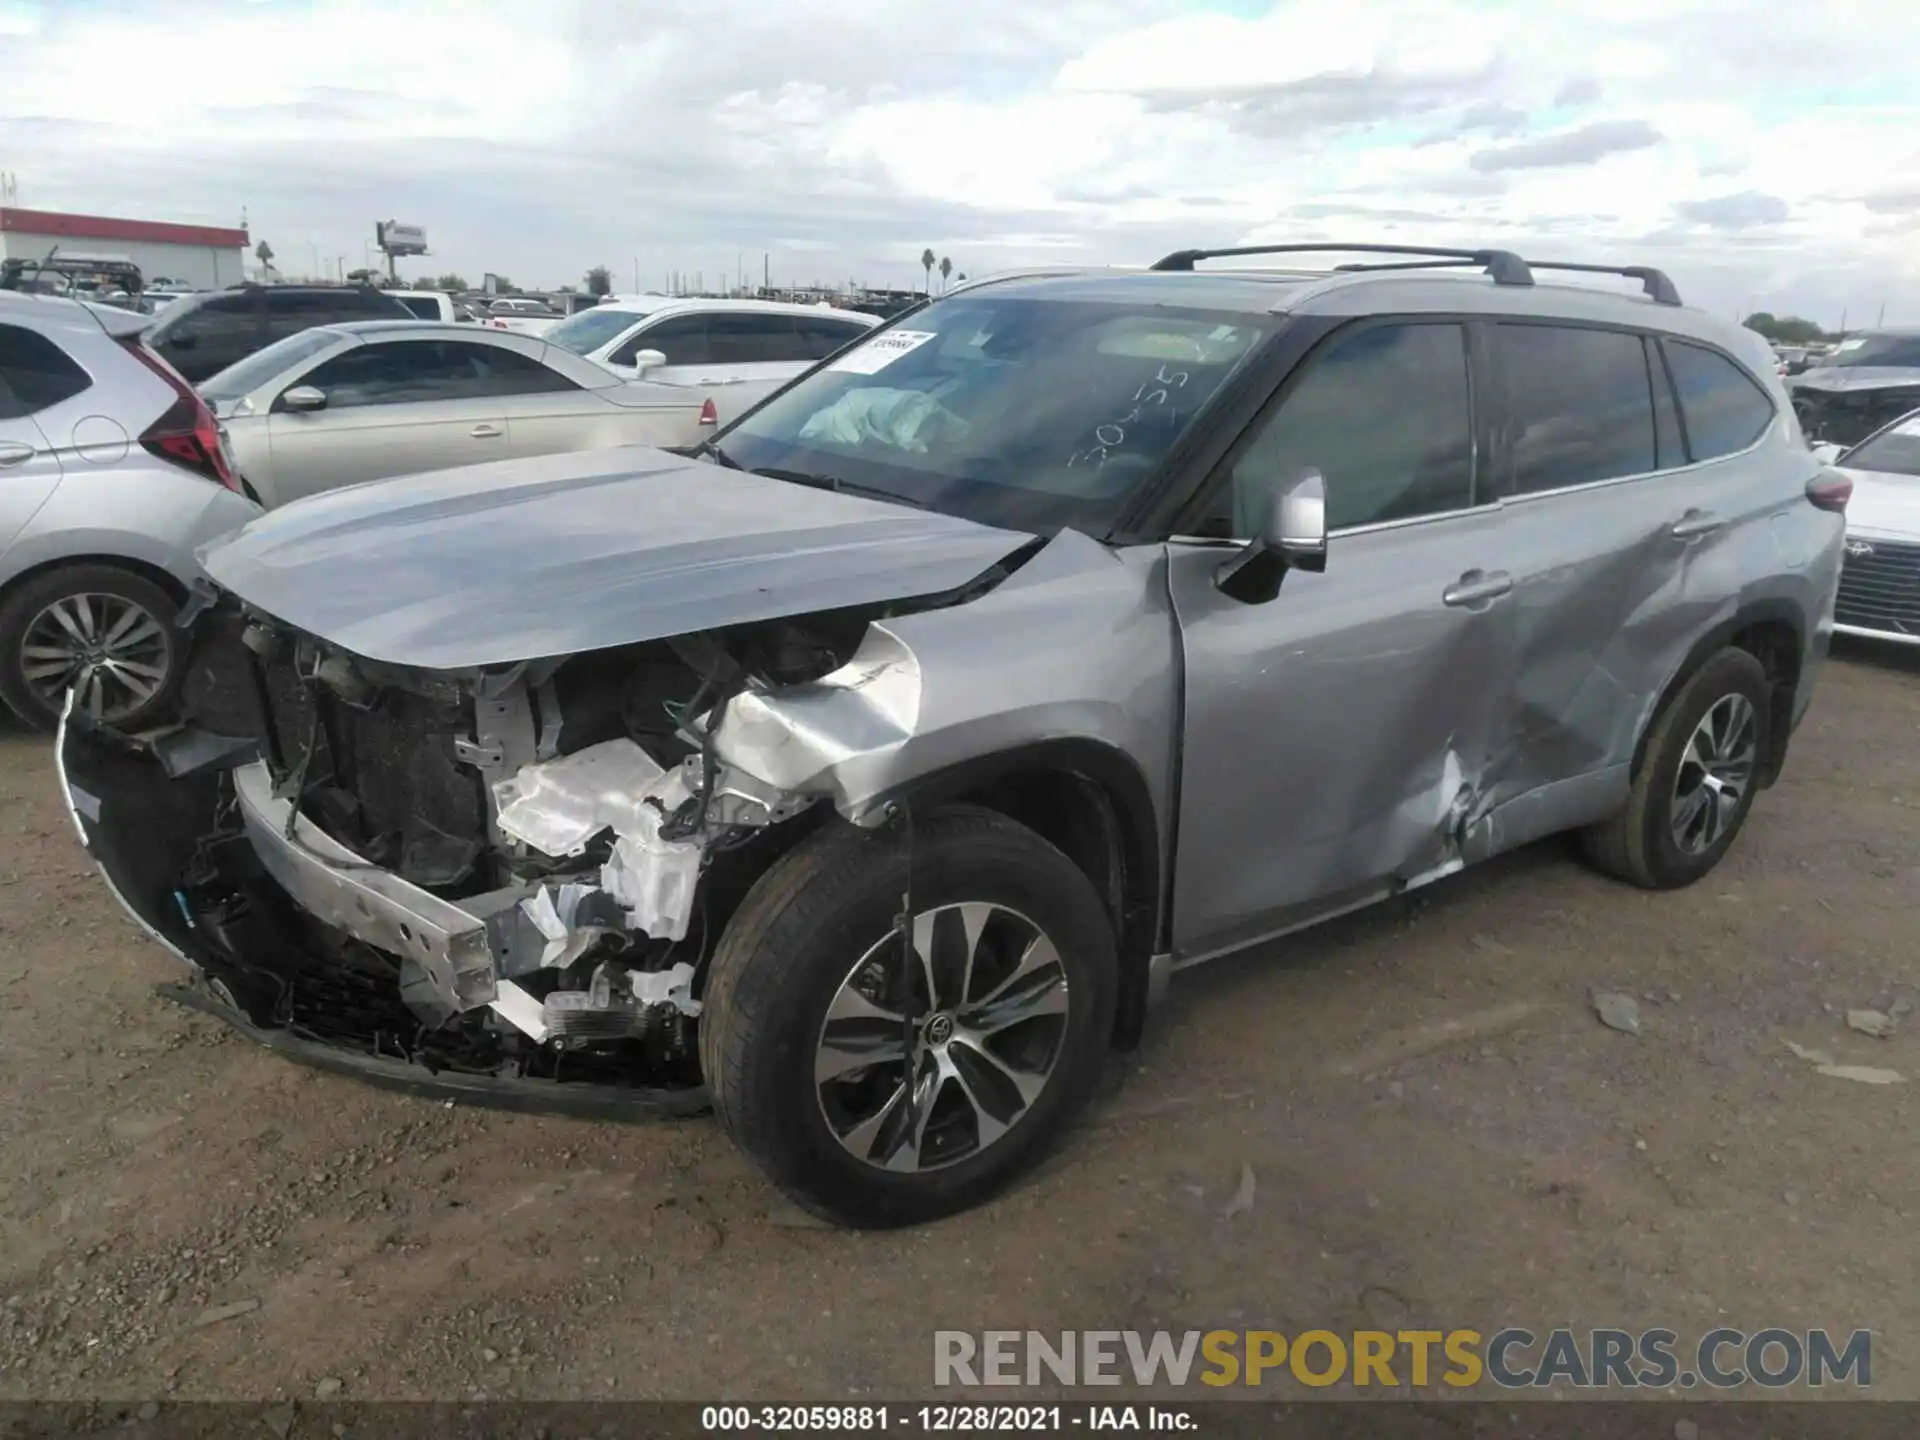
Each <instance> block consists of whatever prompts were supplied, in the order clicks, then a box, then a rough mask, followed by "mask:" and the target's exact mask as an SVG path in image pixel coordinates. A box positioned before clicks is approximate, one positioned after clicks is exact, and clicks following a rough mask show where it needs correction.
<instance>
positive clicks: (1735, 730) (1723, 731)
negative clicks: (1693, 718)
mask: <svg viewBox="0 0 1920 1440" xmlns="http://www.w3.org/2000/svg"><path fill="white" fill-rule="evenodd" d="M1758 755H1759V737H1758V727H1757V726H1756V724H1755V717H1754V709H1753V702H1752V701H1751V700H1749V699H1747V697H1746V696H1744V695H1737V694H1736V695H1723V696H1721V697H1720V698H1719V699H1718V700H1716V701H1714V703H1713V705H1712V706H1711V707H1710V708H1709V709H1708V710H1707V713H1706V714H1704V715H1702V716H1701V717H1700V723H1699V724H1698V725H1697V726H1695V727H1694V731H1693V735H1692V738H1690V739H1689V740H1688V741H1687V748H1686V749H1685V750H1684V751H1683V752H1681V756H1680V768H1679V772H1678V773H1677V774H1676V775H1675V776H1674V781H1673V804H1672V806H1671V815H1672V824H1673V843H1674V844H1675V845H1677V846H1679V847H1680V850H1681V852H1682V853H1684V854H1687V855H1702V854H1705V853H1706V852H1707V851H1708V850H1710V849H1712V848H1713V847H1714V846H1715V845H1716V844H1718V843H1719V842H1720V839H1721V837H1722V836H1724V835H1725V834H1726V832H1727V828H1728V827H1729V826H1730V825H1731V824H1732V823H1733V818H1734V816H1735V815H1736V814H1737V813H1738V812H1739V809H1740V802H1741V800H1743V799H1744V798H1745V797H1746V794H1747V791H1748V789H1749V787H1750V786H1751V785H1752V784H1753V772H1754V762H1755V760H1756V759H1757V758H1758Z"/></svg>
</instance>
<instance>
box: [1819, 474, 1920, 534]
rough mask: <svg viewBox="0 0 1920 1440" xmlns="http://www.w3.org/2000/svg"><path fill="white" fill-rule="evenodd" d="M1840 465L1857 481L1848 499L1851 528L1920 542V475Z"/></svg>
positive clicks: (1848, 521)
mask: <svg viewBox="0 0 1920 1440" xmlns="http://www.w3.org/2000/svg"><path fill="white" fill-rule="evenodd" d="M1836 468H1837V470H1838V473H1840V474H1842V475H1845V476H1846V477H1847V478H1848V479H1850V480H1852V481H1853V496H1852V498H1851V499H1849V500H1848V501H1847V529H1848V530H1849V531H1854V530H1866V531H1871V532H1873V533H1874V534H1877V535H1897V536H1900V537H1901V538H1903V539H1905V540H1908V541H1911V542H1920V476H1915V475H1883V474H1880V473H1879V472H1877V471H1874V470H1854V469H1850V468H1848V467H1846V466H1839V467H1836Z"/></svg>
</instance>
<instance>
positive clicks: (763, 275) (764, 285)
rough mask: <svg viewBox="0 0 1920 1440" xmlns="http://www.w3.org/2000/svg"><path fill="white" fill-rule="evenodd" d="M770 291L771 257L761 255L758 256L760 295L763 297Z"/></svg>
mask: <svg viewBox="0 0 1920 1440" xmlns="http://www.w3.org/2000/svg"><path fill="white" fill-rule="evenodd" d="M772 290H773V256H772V255H771V254H762V255H761V256H760V293H761V294H763V295H765V294H769V293H771V292H772Z"/></svg>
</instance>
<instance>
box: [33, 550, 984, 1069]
mask: <svg viewBox="0 0 1920 1440" xmlns="http://www.w3.org/2000/svg"><path fill="white" fill-rule="evenodd" d="M994 578H997V577H994ZM942 598H946V597H942ZM933 603H939V602H938V601H935V602H933ZM927 604H928V602H926V601H921V602H918V603H917V604H916V605H914V606H912V607H911V608H922V609H923V608H926V607H927ZM882 619H884V614H883V613H882V612H880V611H878V610H876V609H874V608H871V607H869V608H867V609H865V610H862V611H845V612H838V613H832V614H826V615H814V616H808V617H805V618H801V619H783V620H775V621H766V622H759V623H754V624H751V625H743V626H739V627H736V628H734V629H732V630H720V631H710V632H705V633H700V634H694V635H686V636H678V637H674V638H672V639H669V640H663V641H650V642H647V643H643V644H637V645H631V646H625V647H620V648H616V649H610V650H602V651H594V652H590V653H587V654H582V655H577V656H572V657H565V658H561V659H557V660H552V661H539V662H527V663H520V664H515V665H512V666H508V667H504V668H499V669H485V670H477V671H466V672H448V671H426V670H416V669H409V668H404V667H397V666H389V665H384V664H380V663H376V662H373V661H368V660H365V659H363V658H360V657H356V656H353V655H350V654H347V653H345V652H343V651H341V650H339V649H337V648H335V647H331V646H328V645H326V644H325V643H323V642H321V641H318V640H316V639H314V638H313V637H311V636H309V635H306V634H304V633H301V632H299V631H296V630H293V629H292V628H290V627H287V626H285V625H283V624H281V623H280V622H278V621H276V620H274V619H272V618H271V617H268V616H265V615H260V614H256V613H248V612H246V611H245V610H244V609H242V608H241V607H239V606H238V605H236V604H235V603H234V602H232V601H231V600H224V599H223V600H220V601H219V602H218V603H217V604H215V605H213V606H212V608H209V609H207V610H206V611H205V612H204V613H202V614H200V615H199V616H198V617H197V619H196V621H195V635H196V649H195V652H194V671H193V678H192V680H191V681H190V682H189V687H188V693H187V697H186V705H185V709H186V723H185V724H184V725H183V726H182V727H180V728H177V729H173V730H170V731H167V732H164V733H160V734H156V735H151V736H145V737H126V736H120V735H117V734H115V733H114V732H112V731H108V730H102V729H99V728H97V727H94V726H92V725H90V724H88V723H87V722H85V721H84V720H83V719H82V718H81V717H78V716H69V718H68V721H67V722H66V725H65V727H64V730H63V736H62V773H63V776H64V777H65V779H66V783H67V785H68V790H69V798H70V800H71V803H72V805H73V809H74V815H75V820H76V823H77V824H78V825H79V826H80V829H81V832H82V838H83V840H84V841H85V842H86V843H87V845H88V847H89V849H90V850H92V851H93V852H94V854H95V856H96V858H97V859H99V860H100V861H101V864H102V868H103V870H105V871H106V872H107V876H108V879H109V882H110V883H111V884H113V886H114V888H115V890H116V893H117V894H119V895H120V897H121V898H122V900H123V901H124V902H125V903H126V904H127V906H128V908H129V909H130V910H132V911H133V912H134V914H135V916H136V917H137V918H138V919H140V920H141V921H142V923H143V924H144V925H145V926H146V927H147V928H148V929H149V930H150V931H152V932H154V933H155V934H156V935H157V936H158V938H160V939H162V940H163V942H164V943H167V944H168V945H169V946H170V947H171V948H173V949H175V950H176V951H177V952H179V953H181V954H182V955H184V956H185V957H186V958H187V959H189V960H190V961H191V962H192V963H193V964H194V966H195V967H196V969H197V970H198V972H199V979H200V984H199V987H198V989H199V991H200V992H201V993H200V994H198V995H196V996H194V997H186V996H181V995H176V997H175V998H191V1000H192V1002H193V1003H201V1004H203V1005H207V1006H208V1008H222V1009H225V1010H230V1011H232V1012H237V1016H238V1017H244V1020H245V1022H246V1023H247V1024H248V1025H249V1026H251V1027H252V1028H253V1029H254V1031H255V1032H256V1033H257V1037H258V1036H265V1035H283V1036H285V1037H289V1038H290V1039H293V1040H297V1041H300V1042H303V1043H305V1044H308V1045H313V1046H321V1047H328V1048H330V1049H333V1050H336V1051H348V1052H354V1053H357V1054H358V1055H359V1056H361V1057H365V1058H366V1059H368V1060H370V1061H375V1062H386V1061H393V1062H403V1063H404V1064H405V1065H408V1066H416V1067H417V1066H424V1067H426V1069H427V1070H428V1071H431V1072H434V1074H436V1075H442V1076H471V1077H476V1078H478V1077H492V1078H493V1079H496V1080H501V1081H508V1082H519V1081H527V1080H536V1081H555V1080H560V1081H573V1082H584V1088H586V1089H599V1090H604V1089H605V1088H606V1087H613V1088H614V1089H617V1090H620V1091H632V1090H634V1089H636V1088H637V1089H643V1090H650V1091H658V1092H674V1093H680V1094H683V1095H685V1096H687V1097H689V1098H692V1097H697V1096H698V1095H699V1094H700V1093H701V1091H700V1073H699V1065H698V1059H697V1047H696V1043H695V1036H696V1027H697V1024H698V1017H699V1014H700V1010H701V1004H700V1000H699V994H700V991H701V988H702V981H703V974H704V967H705V964H706V961H707V959H708V958H709V956H710V954H711V951H712V948H713V946H714V945H715V943H716V942H717V940H718V937H719V935H720V933H721V931H722V929H723V928H724V926H725V924H726V921H727V919H728V917H729V916H730V915H731V913H732V911H733V910H734V909H735V908H737V906H738V904H739V902H740V900H741V898H743V897H744V895H745V894H746V892H747V890H748V889H749V888H750V887H751V886H752V884H753V882H754V880H755V879H756V878H757V877H758V876H759V875H760V874H761V873H763V872H764V871H765V869H766V867H767V866H768V865H769V864H770V863H771V862H772V860H773V859H775V858H777V857H778V856H779V855H780V854H782V853H784V852H785V850H786V849H788V848H790V847H791V846H792V845H793V844H794V843H796V842H797V841H798V840H799V839H800V838H801V837H802V836H804V835H805V834H806V833H808V831H809V830H810V829H811V827H812V826H814V825H816V824H818V823H821V822H822V821H823V820H826V819H827V818H829V817H831V816H832V815H833V807H832V806H831V805H820V804H819V803H818V802H819V801H820V800H821V799H823V798H827V795H826V791H825V790H824V789H823V788H822V787H821V785H820V784H819V783H817V782H818V781H819V777H820V775H821V773H822V771H823V768H824V766H825V764H827V763H828V762H830V761H831V759H832V758H834V747H835V746H844V745H845V743H846V742H847V736H848V734H849V730H848V726H847V725H846V724H845V723H841V724H839V725H838V726H829V727H826V728H823V729H821V730H819V731H818V732H810V731H809V730H808V727H807V722H806V721H805V720H804V719H802V718H799V717H802V716H804V715H805V714H807V713H810V707H811V709H812V710H814V711H817V709H818V707H820V706H822V705H825V706H827V707H828V708H829V711H834V710H837V711H838V713H839V714H840V716H841V717H842V721H843V722H844V721H845V719H846V718H847V717H849V716H851V717H852V722H853V723H852V732H857V733H856V739H857V742H858V743H859V744H861V745H864V746H875V745H878V746H884V745H886V744H887V743H889V737H890V736H891V737H892V739H893V740H894V741H898V740H900V739H904V738H905V737H906V735H907V734H909V733H910V730H911V722H912V706H913V703H914V701H915V700H916V698H917V672H916V671H915V668H914V664H913V659H912V656H911V652H909V651H907V650H906V649H905V647H904V646H902V645H900V644H899V642H898V641H897V640H895V639H894V638H893V637H892V636H891V635H890V634H889V633H888V632H887V631H886V629H885V627H884V625H882V624H878V623H875V622H876V621H878V620H882ZM787 703H790V704H792V705H793V706H794V707H796V708H795V709H794V710H793V711H792V712H791V713H787V712H786V711H784V710H783V708H782V706H783V704H787ZM903 707H904V708H903ZM830 737H831V738H830ZM730 754H733V755H741V754H750V755H758V756H760V757H761V760H762V762H763V763H759V764H757V765H755V766H754V767H752V768H749V767H748V766H746V765H743V764H741V763H739V760H738V759H737V758H729V756H730ZM756 770H758V771H759V772H760V773H755V772H756ZM227 1018H230V1019H232V1018H236V1017H235V1016H233V1015H229V1016H228V1017H227ZM564 1088H566V1089H567V1090H570V1091H571V1090H576V1089H581V1088H583V1087H582V1086H575V1085H568V1086H566V1087H564Z"/></svg>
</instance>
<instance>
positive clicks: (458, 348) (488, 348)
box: [442, 343, 580, 395]
mask: <svg viewBox="0 0 1920 1440" xmlns="http://www.w3.org/2000/svg"><path fill="white" fill-rule="evenodd" d="M442 348H443V349H446V350H449V351H454V352H457V353H458V354H459V355H460V357H461V358H463V359H465V360H466V361H467V362H468V363H470V364H472V365H473V366H474V367H475V368H476V369H477V370H478V371H479V372H480V373H481V374H482V375H483V376H484V377H485V378H484V382H483V383H484V385H485V387H486V393H487V394H489V395H546V394H550V393H552V392H554V391H559V390H578V389H579V388H580V387H579V386H578V385H576V384H574V383H573V381H571V380H569V379H568V378H567V377H566V376H564V375H562V374H561V373H560V372H559V371H558V370H555V369H553V368H552V367H551V366H547V365H542V364H541V363H540V362H539V361H538V360H534V359H530V358H529V357H527V356H525V355H522V354H520V353H519V352H518V351H516V350H508V349H506V348H505V347H503V346H499V345H469V344H453V343H443V345H442Z"/></svg>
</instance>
